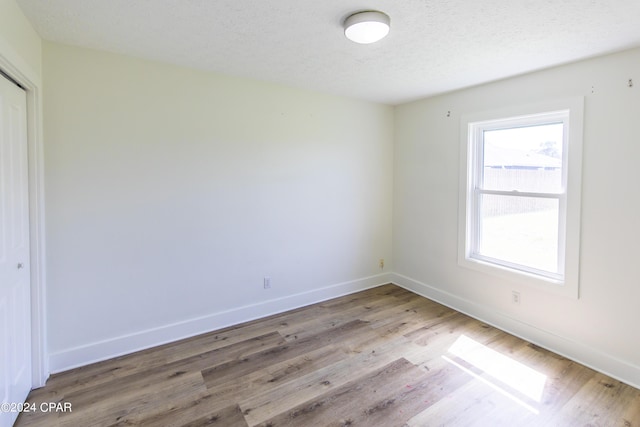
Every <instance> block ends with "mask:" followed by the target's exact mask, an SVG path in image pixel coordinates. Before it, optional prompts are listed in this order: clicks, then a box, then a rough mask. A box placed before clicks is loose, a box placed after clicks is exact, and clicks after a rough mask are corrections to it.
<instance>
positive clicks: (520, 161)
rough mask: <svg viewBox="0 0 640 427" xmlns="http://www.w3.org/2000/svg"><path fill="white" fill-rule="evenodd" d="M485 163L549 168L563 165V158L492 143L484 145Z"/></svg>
mask: <svg viewBox="0 0 640 427" xmlns="http://www.w3.org/2000/svg"><path fill="white" fill-rule="evenodd" d="M484 150H485V151H484V165H485V167H492V168H507V169H510V168H526V169H533V168H547V169H557V168H560V167H562V160H561V159H558V158H555V157H551V156H547V155H544V154H540V153H536V152H534V151H522V150H512V149H509V148H502V147H495V146H492V145H491V144H486V145H485V146H484Z"/></svg>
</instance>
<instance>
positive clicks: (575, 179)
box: [458, 97, 584, 298]
mask: <svg viewBox="0 0 640 427" xmlns="http://www.w3.org/2000/svg"><path fill="white" fill-rule="evenodd" d="M560 111H568V114H569V126H568V129H567V127H566V126H565V132H567V131H568V139H567V141H568V144H567V145H568V146H566V147H564V150H566V154H565V155H563V159H564V161H565V162H566V163H565V164H563V168H564V170H565V178H564V179H563V190H564V191H563V195H562V196H561V199H560V203H561V204H562V203H564V207H561V209H562V208H564V209H566V215H564V216H563V215H561V221H562V220H563V219H564V218H566V223H564V224H561V227H560V228H561V229H562V228H564V233H560V234H559V236H558V238H559V239H560V240H561V243H564V249H565V251H564V259H563V260H562V261H561V262H563V264H561V267H563V269H564V277H563V279H562V278H558V277H553V276H552V275H547V276H541V275H539V274H536V273H535V272H533V271H530V272H528V271H524V270H522V269H520V268H510V267H509V266H507V265H498V264H494V263H492V262H490V260H489V259H485V260H482V259H479V258H471V254H470V250H471V247H470V243H471V242H470V233H469V230H473V229H475V227H473V224H472V223H471V221H474V218H475V215H471V213H472V212H474V210H475V208H474V205H473V199H474V197H473V190H474V189H473V188H472V185H473V175H472V171H471V170H470V168H469V164H468V160H469V159H470V158H473V157H474V156H472V154H473V153H472V151H471V150H473V149H474V148H475V147H476V145H475V144H473V143H471V139H470V135H469V133H470V132H471V131H472V128H473V126H472V125H473V124H474V123H479V122H486V121H492V120H502V119H512V120H513V123H514V124H517V123H518V120H520V119H522V118H529V119H530V118H531V116H536V115H540V114H546V113H550V112H560ZM583 115H584V98H583V97H576V98H568V99H560V100H554V101H549V102H543V103H538V104H532V105H526V106H516V107H507V108H502V109H498V110H492V111H485V112H480V113H474V114H467V115H463V116H462V117H461V121H460V190H459V212H458V264H459V265H460V266H463V267H465V268H470V269H473V270H476V271H481V272H483V273H488V274H492V275H497V276H499V277H501V278H504V279H508V280H509V281H511V282H515V283H518V284H524V285H528V286H533V287H536V288H539V289H542V290H545V291H548V292H551V293H554V294H558V295H563V296H567V297H571V298H578V297H579V266H580V217H581V214H580V206H581V193H582V191H581V181H582V137H583V121H584V119H583ZM476 158H477V156H476ZM565 179H566V181H565ZM563 217H564V218H563ZM562 226H564V227H562ZM562 239H564V241H563V242H562Z"/></svg>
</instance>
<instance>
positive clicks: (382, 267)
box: [378, 258, 384, 270]
mask: <svg viewBox="0 0 640 427" xmlns="http://www.w3.org/2000/svg"><path fill="white" fill-rule="evenodd" d="M378 265H379V266H380V270H383V269H384V258H380V262H379V263H378Z"/></svg>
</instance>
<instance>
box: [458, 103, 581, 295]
mask: <svg viewBox="0 0 640 427" xmlns="http://www.w3.org/2000/svg"><path fill="white" fill-rule="evenodd" d="M461 131H462V134H463V135H462V139H463V141H462V148H463V156H462V160H461V169H462V172H463V173H462V176H461V182H462V185H461V207H462V209H461V213H460V234H461V238H460V250H459V252H460V253H459V259H460V262H461V264H463V265H465V266H469V267H471V268H476V269H481V270H484V271H488V272H496V273H498V274H503V275H505V274H506V275H508V276H511V277H512V278H515V279H516V280H522V281H527V282H532V283H535V284H536V285H542V286H544V287H548V288H551V289H553V290H556V291H559V292H560V293H565V294H567V295H571V296H575V297H577V282H578V280H577V275H578V258H579V243H578V240H579V234H580V228H579V220H580V189H579V188H580V169H581V168H580V163H581V151H582V150H581V137H582V100H565V101H563V102H558V103H550V104H549V105H542V106H535V107H524V108H520V109H517V108H516V109H509V110H505V111H501V112H493V113H483V114H478V115H475V116H465V117H463V120H462V127H461Z"/></svg>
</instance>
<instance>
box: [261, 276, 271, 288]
mask: <svg viewBox="0 0 640 427" xmlns="http://www.w3.org/2000/svg"><path fill="white" fill-rule="evenodd" d="M263 284H264V288H265V289H271V277H265V278H264V281H263Z"/></svg>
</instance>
